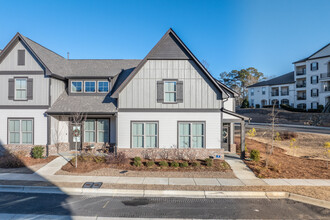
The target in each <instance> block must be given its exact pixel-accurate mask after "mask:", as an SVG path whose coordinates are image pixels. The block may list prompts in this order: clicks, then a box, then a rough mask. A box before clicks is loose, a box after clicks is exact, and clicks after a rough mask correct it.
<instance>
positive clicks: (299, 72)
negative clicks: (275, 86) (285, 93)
mask: <svg viewBox="0 0 330 220" xmlns="http://www.w3.org/2000/svg"><path fill="white" fill-rule="evenodd" d="M304 75H306V71H297V72H296V76H304Z"/></svg>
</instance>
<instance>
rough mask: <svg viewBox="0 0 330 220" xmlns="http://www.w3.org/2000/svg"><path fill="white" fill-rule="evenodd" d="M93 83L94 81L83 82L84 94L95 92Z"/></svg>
mask: <svg viewBox="0 0 330 220" xmlns="http://www.w3.org/2000/svg"><path fill="white" fill-rule="evenodd" d="M95 91H96V89H95V82H94V81H85V92H95Z"/></svg>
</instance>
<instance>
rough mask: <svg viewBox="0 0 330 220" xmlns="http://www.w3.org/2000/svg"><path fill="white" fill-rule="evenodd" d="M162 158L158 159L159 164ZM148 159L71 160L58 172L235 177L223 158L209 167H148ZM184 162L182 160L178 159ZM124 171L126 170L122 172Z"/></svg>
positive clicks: (108, 174) (101, 174)
mask: <svg viewBox="0 0 330 220" xmlns="http://www.w3.org/2000/svg"><path fill="white" fill-rule="evenodd" d="M159 161H160V160H156V161H155V163H156V164H158V162H159ZM146 162H147V160H142V163H143V166H141V167H135V166H133V160H130V162H129V163H127V164H121V165H117V164H107V163H105V162H99V163H97V162H94V161H78V167H77V168H75V166H74V163H72V162H69V163H67V164H66V165H64V166H63V167H62V169H61V170H60V171H58V172H57V173H56V174H62V175H63V174H64V175H65V174H76V175H97V176H103V175H104V176H118V175H119V174H120V175H122V176H137V177H145V176H149V177H219V178H220V177H223V178H235V175H234V174H233V173H232V170H231V169H230V166H229V165H228V164H227V163H226V162H225V161H222V160H214V162H213V166H211V167H207V166H206V165H205V164H204V162H203V161H199V162H200V163H201V166H200V167H193V166H191V163H189V167H170V161H168V162H169V167H160V166H158V165H155V166H152V167H147V166H146ZM177 162H182V161H177ZM122 171H125V172H124V173H122Z"/></svg>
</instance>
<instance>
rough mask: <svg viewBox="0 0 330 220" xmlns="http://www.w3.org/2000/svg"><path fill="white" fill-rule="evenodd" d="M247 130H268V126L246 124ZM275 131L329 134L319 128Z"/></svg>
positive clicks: (282, 128) (292, 128)
mask: <svg viewBox="0 0 330 220" xmlns="http://www.w3.org/2000/svg"><path fill="white" fill-rule="evenodd" d="M246 127H247V128H248V129H249V128H262V129H269V128H270V126H269V125H254V124H253V125H252V124H248V125H247V126H246ZM236 129H239V126H237V127H236ZM276 130H279V131H291V132H306V133H316V134H330V130H325V129H319V128H313V127H310V128H303V127H283V126H276Z"/></svg>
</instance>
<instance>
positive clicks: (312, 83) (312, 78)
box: [311, 76, 313, 84]
mask: <svg viewBox="0 0 330 220" xmlns="http://www.w3.org/2000/svg"><path fill="white" fill-rule="evenodd" d="M311 84H313V76H311Z"/></svg>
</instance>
